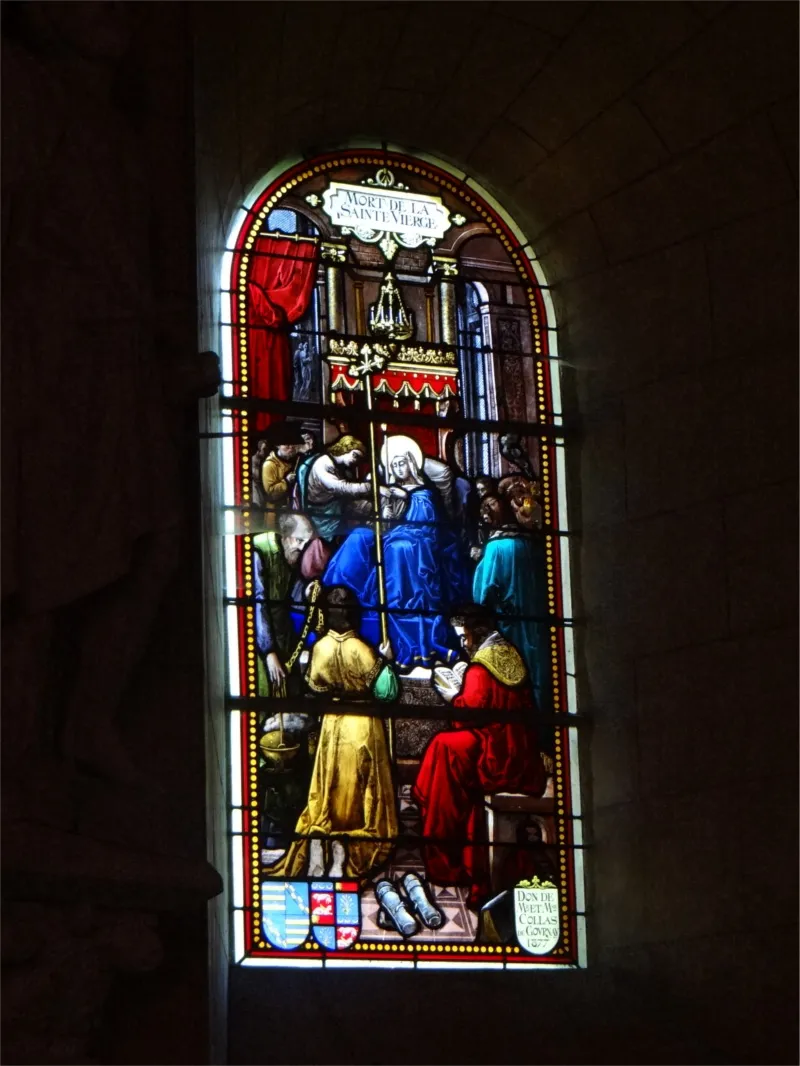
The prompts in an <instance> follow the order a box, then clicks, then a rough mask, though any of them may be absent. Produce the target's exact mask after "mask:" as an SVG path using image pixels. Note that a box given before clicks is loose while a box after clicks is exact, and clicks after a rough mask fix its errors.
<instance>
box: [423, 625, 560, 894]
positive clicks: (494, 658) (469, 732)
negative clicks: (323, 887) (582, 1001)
mask: <svg viewBox="0 0 800 1066" xmlns="http://www.w3.org/2000/svg"><path fill="white" fill-rule="evenodd" d="M450 621H451V624H452V625H453V626H454V628H455V630H456V632H457V633H458V634H459V636H460V638H461V643H462V646H463V648H464V650H465V651H466V652H467V655H468V656H469V660H470V661H469V665H468V666H467V668H466V671H465V672H464V674H463V685H462V687H461V690H460V692H458V694H457V695H455V694H454V691H453V690H452V689H450V690H448V688H447V687H446V685H444V684H442V683H441V682H438V681H437V682H435V684H436V687H437V689H438V691H439V692H440V694H441V695H442V696H443V697H444V698H445V699H448V700H452V704H453V706H454V707H462V708H470V709H471V710H473V711H476V710H486V711H498V712H501V713H502V715H503V718H504V720H503V721H499V722H490V723H489V724H488V725H484V724H478V723H477V722H470V721H464V722H453V729H452V730H448V731H447V732H444V733H438V734H437V735H436V736H435V737H434V738H433V740H432V741H431V742H430V744H429V745H428V747H427V749H426V751H425V755H424V757H423V759H422V765H421V766H420V769H419V773H418V775H417V780H416V783H415V785H414V788H413V790H412V796H413V798H414V800H415V801H416V803H417V805H418V806H419V808H420V812H421V814H422V832H423V835H424V837H425V838H428V840H426V843H425V844H424V845H423V857H424V860H425V870H426V873H427V876H428V878H429V880H431V881H433V882H434V883H436V884H439V885H468V886H469V888H470V894H469V904H470V906H472V907H477V906H479V904H480V903H481V902H482V901H484V900H485V899H486V898H487V896H488V892H489V870H488V855H487V852H488V848H487V846H486V843H485V832H484V811H483V804H484V800H483V797H484V795H485V794H486V793H493V792H523V793H525V794H527V795H531V796H541V795H542V793H543V792H544V790H545V786H546V771H545V767H544V763H543V761H542V757H541V753H540V752H539V742H538V738H537V736H536V732H535V731H534V730H533V729H532V728H531V726H530V724H529V722H530V718H531V715H532V713H533V710H534V708H535V706H536V705H535V702H534V696H533V690H532V688H531V684H530V679H529V677H528V672H527V669H526V666H525V662H524V660H523V658H522V656H521V655H520V653H519V652H518V651H517V649H516V648H515V647H514V645H513V644H510V643H509V642H508V641H507V640H506V638H505V637H503V636H502V635H501V634H500V633H499V632H498V631H497V626H496V621H495V618H494V616H493V615H492V613H491V611H489V610H488V609H487V608H485V607H479V606H477V605H470V606H469V607H466V608H464V610H463V611H460V612H458V613H457V614H455V615H453V617H452V618H451V620H450ZM515 714H516V715H518V717H514V715H515Z"/></svg>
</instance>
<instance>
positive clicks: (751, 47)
mask: <svg viewBox="0 0 800 1066" xmlns="http://www.w3.org/2000/svg"><path fill="white" fill-rule="evenodd" d="M796 92H797V6H796V5H795V4H785V3H770V2H767V0H762V2H761V3H758V4H753V3H744V4H741V3H740V4H733V5H732V6H731V7H730V9H729V10H728V11H726V12H725V14H724V15H723V16H722V17H721V18H717V19H715V20H714V21H713V22H712V23H711V24H710V25H708V26H707V27H706V28H705V29H704V30H703V32H702V33H700V34H698V35H697V36H696V37H695V38H694V39H693V40H691V41H689V42H688V44H687V45H686V46H685V47H684V48H682V49H681V50H680V51H679V52H678V53H677V54H676V55H675V56H673V57H672V58H671V59H670V60H668V61H667V62H666V63H664V64H663V65H662V66H661V67H659V69H658V70H656V71H655V72H654V73H653V74H651V75H650V77H648V78H647V79H646V80H645V82H644V83H643V84H642V85H641V86H640V87H639V88H638V89H636V90H634V92H633V98H634V99H635V100H636V101H637V103H638V104H639V105H640V106H641V108H642V110H643V111H644V113H645V115H646V116H647V118H648V119H649V120H650V121H651V122H652V123H653V126H654V128H655V129H656V130H657V131H658V133H659V135H660V136H661V137H663V139H664V141H665V142H666V143H667V144H668V145H669V147H670V149H671V150H672V151H673V152H680V151H685V150H686V149H687V148H690V147H692V146H693V145H695V144H698V143H699V142H700V141H703V140H706V139H707V138H709V137H713V136H714V134H716V133H719V132H720V131H721V130H724V129H726V128H727V127H728V126H731V125H733V124H734V123H737V122H739V121H740V120H741V119H743V118H745V117H747V116H748V115H752V114H754V113H755V112H757V111H759V110H761V109H762V108H763V107H765V106H766V105H768V104H771V103H773V102H774V101H775V100H777V99H778V98H779V97H781V96H784V95H786V94H787V93H791V94H793V95H795V96H796Z"/></svg>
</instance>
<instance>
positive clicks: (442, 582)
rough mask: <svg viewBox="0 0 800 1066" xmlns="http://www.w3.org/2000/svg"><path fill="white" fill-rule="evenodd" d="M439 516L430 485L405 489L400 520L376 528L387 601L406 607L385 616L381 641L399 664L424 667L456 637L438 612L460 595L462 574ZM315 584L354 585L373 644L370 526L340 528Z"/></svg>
mask: <svg viewBox="0 0 800 1066" xmlns="http://www.w3.org/2000/svg"><path fill="white" fill-rule="evenodd" d="M444 521H445V519H444V515H443V513H442V510H441V508H440V507H439V506H438V500H437V497H436V490H435V489H433V488H425V487H420V488H418V489H414V490H413V491H412V492H411V494H410V499H409V501H408V508H407V510H406V513H405V515H404V516H403V519H402V520H401V521H400V522H399V523H398V524H395V525H393V526H392V527H391V528H390V529H389V531H388V532H387V533H385V534H384V535H383V562H384V574H385V582H386V602H387V606H388V607H389V608H390V609H391V608H394V609H396V610H402V611H409V612H411V613H410V614H400V615H392V614H389V615H388V630H389V640H390V642H391V645H392V650H393V652H394V657H395V662H396V663H397V665H398V666H399V667H401V668H405V669H409V668H411V667H414V666H431V665H433V663H434V662H436V661H437V660H438V661H442V660H444V661H445V662H447V661H449V660H451V659H453V658H455V655H456V651H457V648H458V643H457V641H456V636H455V633H454V631H453V629H452V627H451V626H450V624H449V623H448V621H447V618H446V614H447V611H448V609H449V608H450V607H452V606H453V605H454V604H456V603H457V602H460V601H463V600H464V599H465V598H466V596H467V594H468V590H469V579H468V577H467V571H466V568H465V566H464V564H463V562H462V559H461V556H460V552H459V548H458V542H457V540H456V537H455V535H454V533H453V532H452V530H450V529H449V528H448V527H447V526H446V525H444V524H443V523H444ZM322 583H323V585H328V586H330V585H346V586H347V587H348V588H350V589H352V590H353V592H355V594H356V596H357V597H358V602H359V603H360V604H361V606H362V607H363V608H364V615H363V618H362V624H361V635H362V636H363V637H364V639H365V640H367V641H369V642H370V643H372V644H373V645H375V646H377V645H379V644H380V640H381V637H380V621H379V616H378V613H377V612H376V611H375V610H374V608H376V607H377V606H378V604H379V599H378V576H377V565H376V559H375V533H374V532H373V530H371V529H366V528H363V527H362V528H359V529H354V530H353V531H352V532H351V533H350V534H349V535H348V537H347V540H345V542H344V543H343V544H342V546H341V548H339V550H338V551H337V553H336V554H335V555H334V557H333V558H332V559H331V561H330V563H329V564H328V567H327V569H326V571H325V573H324V574H323V575H322ZM416 611H419V612H425V613H419V614H415V613H414V612H416Z"/></svg>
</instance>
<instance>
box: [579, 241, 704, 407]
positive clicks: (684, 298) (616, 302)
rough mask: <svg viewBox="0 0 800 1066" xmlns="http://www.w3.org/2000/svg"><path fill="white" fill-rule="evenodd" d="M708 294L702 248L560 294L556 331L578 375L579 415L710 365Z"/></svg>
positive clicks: (582, 282) (692, 246)
mask: <svg viewBox="0 0 800 1066" xmlns="http://www.w3.org/2000/svg"><path fill="white" fill-rule="evenodd" d="M707 289H708V287H707V271H706V263H705V255H704V250H703V246H702V244H701V242H700V241H687V242H685V243H683V244H680V245H677V246H676V247H674V248H668V249H665V250H663V251H659V252H656V253H654V254H652V255H649V256H645V257H643V258H641V259H637V260H635V261H633V262H631V263H626V264H623V265H620V266H617V267H614V268H611V269H606V270H603V271H598V272H596V273H594V274H590V275H588V276H587V277H582V278H579V279H578V280H577V281H567V282H565V283H564V284H563V285H560V286H559V288H558V292H559V297H560V301H561V303H562V304H563V307H564V315H563V317H562V319H561V320H560V323H559V324H560V325H562V326H563V327H564V328H565V333H566V335H567V344H568V348H569V359H570V362H572V363H574V364H575V366H576V367H577V368H578V371H577V376H578V390H579V397H580V405H581V410H582V411H583V413H584V414H589V413H591V412H592V410H593V409H594V407H595V405H597V404H599V403H603V402H604V401H605V399H606V398H607V397H609V396H615V395H619V394H620V393H623V392H625V391H626V390H628V389H631V388H635V387H636V386H637V385H641V384H643V383H645V382H647V381H653V380H655V379H658V378H660V377H662V376H663V375H666V374H669V373H674V372H676V371H680V370H682V369H684V368H689V367H692V366H695V365H697V363H698V362H700V363H702V362H704V361H705V360H706V359H707V358H708V355H709V350H710V336H711V333H710V330H711V321H710V314H709V303H708V291H707ZM565 350H566V346H565Z"/></svg>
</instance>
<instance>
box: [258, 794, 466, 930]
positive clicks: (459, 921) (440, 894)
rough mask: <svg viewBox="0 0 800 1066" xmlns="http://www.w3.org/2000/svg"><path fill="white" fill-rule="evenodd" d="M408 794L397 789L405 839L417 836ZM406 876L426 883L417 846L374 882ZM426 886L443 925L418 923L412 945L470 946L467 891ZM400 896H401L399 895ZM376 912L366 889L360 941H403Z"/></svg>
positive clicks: (266, 858) (267, 855)
mask: <svg viewBox="0 0 800 1066" xmlns="http://www.w3.org/2000/svg"><path fill="white" fill-rule="evenodd" d="M410 792H411V786H410V785H401V786H400V787H399V788H398V805H399V814H400V835H401V836H403V837H405V838H409V837H411V838H413V837H418V836H419V835H420V824H419V811H418V810H417V808H416V806H415V805H414V804H413V803H412V802H411V797H410ZM282 854H283V853H282V852H280V851H266V850H265V851H263V852H262V861H263V862H265V863H266V864H271V863H273V862H275V861H276V859H278V858H279V857H280V856H281V855H282ZM407 873H415V874H416V875H417V876H418V877H419V878H420V880H421V881H425V866H424V864H423V862H422V854H421V852H420V849H419V848H418V847H407V846H403V847H398V848H397V849H396V850H395V853H394V857H393V858H392V861H391V863H390V865H389V868H388V870H382V871H381V872H380V874H378V875H377V876H376V877H375V878H374V879H373V881H374V882H377V881H379V880H382V879H388V880H390V881H392V882H395V883H396V882H398V881H399V880H400V878H401V877H403V875H404V874H407ZM427 887H428V893H429V895H430V896H431V897H432V898H433V899H434V901H435V903H436V905H437V907H438V908H439V910H440V911H441V912H442V914H443V915H444V923H443V924H442V925H441V926H440V928H439V929H428V928H426V927H425V926H424V925H422V923H421V922H419V923H418V924H419V929H418V931H417V932H416V933H414V934H413V936H411V937H409V938H408V939H409V941H410V942H411V943H414V944H426V943H430V942H431V941H441V942H446V943H464V944H471V943H473V942H474V940H475V936H476V933H477V929H478V918H477V915H476V914H475V912H474V911H471V910H469V908H468V907H467V904H466V898H467V894H468V891H469V890H468V889H466V888H453V887H443V886H441V885H433V884H430V883H428V885H427ZM400 894H401V896H402V892H401V893H400ZM379 909H380V906H379V904H378V901H377V899H376V898H375V893H374V890H373V889H372V888H371V887H368V888H366V889H365V890H364V892H363V894H362V897H361V921H362V931H361V940H362V941H365V940H375V941H402V940H403V939H404V938H403V937H402V936H401V935H400V934H399V933H396V932H394V930H391V929H381V927H380V926H379V925H378V911H379Z"/></svg>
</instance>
